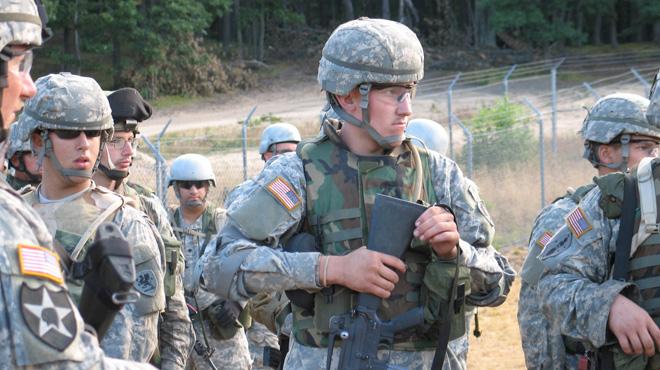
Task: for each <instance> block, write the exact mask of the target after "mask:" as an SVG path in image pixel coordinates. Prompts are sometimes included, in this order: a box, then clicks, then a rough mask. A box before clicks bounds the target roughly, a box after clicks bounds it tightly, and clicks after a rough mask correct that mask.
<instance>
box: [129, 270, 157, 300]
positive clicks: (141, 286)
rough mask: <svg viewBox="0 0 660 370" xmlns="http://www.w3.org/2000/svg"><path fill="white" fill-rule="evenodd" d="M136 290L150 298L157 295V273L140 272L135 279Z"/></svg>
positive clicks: (149, 271) (150, 271) (151, 271)
mask: <svg viewBox="0 0 660 370" xmlns="http://www.w3.org/2000/svg"><path fill="white" fill-rule="evenodd" d="M134 286H135V289H136V290H137V291H138V292H140V293H142V294H144V295H148V296H149V297H153V296H155V295H156V288H158V280H157V279H156V273H155V272H153V270H142V271H138V272H137V274H136V277H135V284H134Z"/></svg>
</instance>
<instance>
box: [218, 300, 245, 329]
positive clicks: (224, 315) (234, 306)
mask: <svg viewBox="0 0 660 370" xmlns="http://www.w3.org/2000/svg"><path fill="white" fill-rule="evenodd" d="M215 308H216V309H214V310H213V311H214V312H213V313H212V314H213V315H214V316H215V322H217V323H218V324H219V325H220V326H222V327H231V326H233V325H234V323H235V322H236V320H238V316H239V315H240V314H241V312H242V311H243V307H241V305H240V304H239V303H238V302H235V301H224V302H222V304H221V305H219V306H216V307H215Z"/></svg>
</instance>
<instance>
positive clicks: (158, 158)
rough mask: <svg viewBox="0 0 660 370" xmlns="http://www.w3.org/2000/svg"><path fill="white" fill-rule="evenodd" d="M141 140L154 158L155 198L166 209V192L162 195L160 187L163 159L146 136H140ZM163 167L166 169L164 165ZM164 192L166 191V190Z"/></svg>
mask: <svg viewBox="0 0 660 370" xmlns="http://www.w3.org/2000/svg"><path fill="white" fill-rule="evenodd" d="M142 140H144V142H145V143H147V146H148V147H149V149H151V152H152V153H154V157H155V158H156V196H158V198H159V199H160V200H161V202H162V203H163V207H165V208H166V209H167V191H165V193H164V194H163V188H162V186H161V182H162V180H161V176H162V175H163V173H162V170H161V168H162V167H163V164H165V163H166V161H165V158H163V156H162V155H161V154H160V150H159V149H158V148H156V146H155V145H154V144H152V143H151V141H149V139H148V138H147V137H146V136H142ZM164 167H165V168H167V166H166V165H165V166H164ZM165 190H167V188H166V189H165Z"/></svg>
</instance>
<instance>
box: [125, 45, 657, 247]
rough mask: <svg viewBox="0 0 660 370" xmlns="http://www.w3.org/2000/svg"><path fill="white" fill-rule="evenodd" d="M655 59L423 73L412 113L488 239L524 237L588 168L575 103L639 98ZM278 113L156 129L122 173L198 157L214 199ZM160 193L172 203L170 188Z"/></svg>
mask: <svg viewBox="0 0 660 370" xmlns="http://www.w3.org/2000/svg"><path fill="white" fill-rule="evenodd" d="M658 60H660V53H659V52H642V53H636V54H634V55H633V54H627V55H591V56H585V57H571V58H565V59H552V60H544V61H538V62H533V63H527V64H524V65H515V66H506V67H502V68H494V69H489V70H481V71H471V72H465V73H456V74H451V75H447V76H438V77H432V78H427V79H426V80H424V81H423V82H422V83H421V84H420V86H419V89H418V93H417V96H416V97H415V103H414V108H415V117H420V118H422V117H423V118H431V119H434V120H436V121H438V122H440V123H441V124H442V125H443V126H444V127H445V128H447V129H448V131H449V132H450V138H451V145H450V148H451V150H450V152H449V153H448V155H449V156H450V157H452V158H453V159H454V160H456V161H457V162H458V163H459V165H460V167H461V168H462V169H463V171H464V172H465V174H466V175H467V176H469V177H471V178H472V179H473V180H474V181H475V182H476V183H477V184H478V185H479V187H480V189H481V193H482V196H483V198H484V199H485V201H486V203H487V205H488V208H489V210H490V212H491V214H492V216H493V219H494V220H495V223H496V225H497V229H498V233H497V235H498V236H497V239H496V242H497V243H499V244H500V245H511V244H524V243H526V238H527V237H528V233H529V229H530V227H531V223H532V221H533V218H534V216H535V214H536V213H537V212H538V210H539V209H540V207H541V206H543V205H546V204H547V203H549V202H551V201H552V200H553V199H555V198H556V197H558V196H561V195H563V194H564V193H565V191H566V188H567V187H569V186H571V187H577V186H580V185H582V184H585V183H587V182H589V181H590V179H591V177H593V176H594V175H595V174H596V172H595V170H594V169H593V168H592V167H591V166H590V164H589V163H588V162H587V161H586V160H584V159H583V158H582V151H583V146H582V142H581V140H580V139H579V136H578V135H577V131H578V130H579V128H580V126H581V123H582V121H583V119H584V117H585V115H586V110H585V109H584V107H591V106H592V105H593V104H594V103H595V101H596V99H597V98H599V97H600V96H605V95H607V94H610V93H613V92H617V91H618V92H624V91H625V92H631V93H636V94H640V95H643V96H647V95H648V89H649V84H650V79H651V78H652V75H653V73H654V72H655V71H656V70H657V68H658V67H659V65H658V64H657V61H658ZM296 103H297V104H301V103H304V101H297V102H296ZM511 107H513V108H511ZM320 108H321V107H320V106H319V110H320ZM291 110H292V111H294V110H295V106H293V105H292V106H291ZM247 113H248V112H246V115H247ZM277 120H278V117H275V116H271V117H268V116H266V117H263V116H262V117H260V118H259V119H258V120H256V121H257V122H254V120H253V122H252V123H251V124H250V125H248V126H247V127H246V130H245V131H244V130H243V125H242V122H237V123H236V124H235V125H225V126H221V127H209V128H204V129H199V130H194V131H184V132H176V133H171V134H168V133H165V134H164V135H163V136H162V138H161V140H160V142H159V144H158V142H157V141H156V140H155V138H153V137H152V138H150V139H151V141H152V144H153V145H154V146H157V145H160V147H159V148H160V154H161V156H160V157H162V158H161V160H160V161H159V160H157V159H158V158H159V156H155V155H154V153H153V151H152V150H151V149H150V148H149V147H147V145H142V146H141V148H140V154H139V155H138V156H137V157H136V161H135V164H134V168H133V170H132V175H131V176H132V177H131V179H132V181H136V182H139V183H142V184H144V185H147V186H150V187H152V188H154V189H156V186H157V184H158V180H159V179H161V180H160V181H164V180H163V179H164V178H166V173H167V164H168V163H170V162H171V161H172V160H173V159H174V158H176V157H177V156H178V155H181V154H184V153H191V152H194V153H200V154H204V155H207V156H208V157H209V159H210V160H211V163H212V164H213V167H214V170H215V173H216V177H217V188H216V189H212V190H211V193H210V195H209V199H210V200H211V201H212V202H214V203H215V204H222V203H223V201H224V198H225V196H226V195H227V194H228V192H229V191H230V190H231V189H232V188H233V187H234V186H236V185H237V184H239V183H240V182H242V181H243V179H244V174H245V175H247V177H252V176H254V175H255V174H257V173H258V172H259V171H260V170H261V169H262V168H263V162H262V161H261V159H260V158H259V154H258V151H257V147H258V143H259V137H260V135H261V132H262V131H263V129H264V128H265V127H266V126H267V124H268V123H269V122H276V121H277ZM294 124H295V125H296V126H297V127H298V128H299V129H300V131H301V134H302V136H303V138H308V137H312V136H315V135H316V134H317V133H318V130H319V120H318V117H310V118H309V119H308V120H307V121H305V122H297V123H294ZM244 142H245V143H246V145H247V148H246V151H245V154H244V153H243V149H242V146H243V143H244ZM154 158H156V159H154ZM244 163H246V164H247V168H245V166H244ZM157 167H159V168H160V171H161V175H158V174H157V171H156V168H157ZM162 195H163V194H161V196H162ZM166 199H167V202H168V203H169V204H174V203H175V202H176V200H175V198H174V195H173V193H172V191H171V190H169V194H168V195H167V198H166Z"/></svg>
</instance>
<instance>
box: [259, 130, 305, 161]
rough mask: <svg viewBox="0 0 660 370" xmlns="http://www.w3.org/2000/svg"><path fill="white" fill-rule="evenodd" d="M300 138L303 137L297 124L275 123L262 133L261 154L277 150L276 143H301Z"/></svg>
mask: <svg viewBox="0 0 660 370" xmlns="http://www.w3.org/2000/svg"><path fill="white" fill-rule="evenodd" d="M300 140H302V139H301V137H300V132H299V131H298V129H297V128H296V126H294V125H292V124H290V123H285V122H280V123H273V124H272V125H270V126H268V127H266V128H265V129H264V132H262V133H261V141H260V142H259V154H261V155H262V156H263V154H264V153H266V152H268V151H272V150H275V148H274V147H273V145H275V144H279V143H299V142H300Z"/></svg>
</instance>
